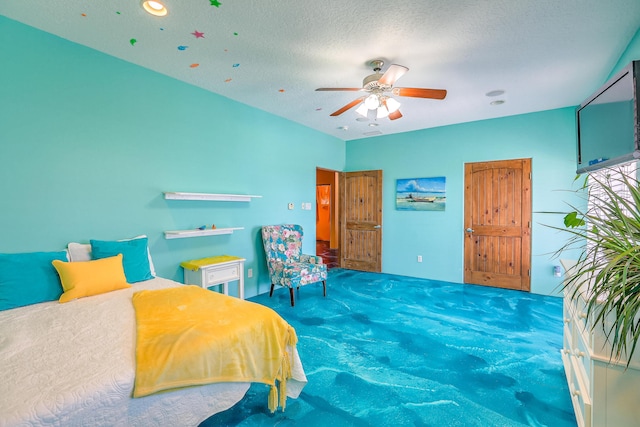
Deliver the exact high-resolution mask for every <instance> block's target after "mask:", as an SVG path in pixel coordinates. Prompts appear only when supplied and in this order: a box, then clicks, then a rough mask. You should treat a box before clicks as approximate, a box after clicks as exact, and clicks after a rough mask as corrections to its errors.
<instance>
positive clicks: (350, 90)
mask: <svg viewBox="0 0 640 427" xmlns="http://www.w3.org/2000/svg"><path fill="white" fill-rule="evenodd" d="M360 90H362V88H361V87H319V88H318V89H316V92H326V91H349V92H357V91H360Z"/></svg>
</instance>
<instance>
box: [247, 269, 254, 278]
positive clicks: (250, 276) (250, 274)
mask: <svg viewBox="0 0 640 427" xmlns="http://www.w3.org/2000/svg"><path fill="white" fill-rule="evenodd" d="M247 277H248V278H249V279H251V278H252V277H253V268H250V269H248V270H247Z"/></svg>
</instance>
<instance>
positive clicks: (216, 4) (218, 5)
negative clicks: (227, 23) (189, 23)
mask: <svg viewBox="0 0 640 427" xmlns="http://www.w3.org/2000/svg"><path fill="white" fill-rule="evenodd" d="M209 1H210V2H211V6H215V7H220V5H221V4H222V3H220V2H219V1H218V0H209Z"/></svg>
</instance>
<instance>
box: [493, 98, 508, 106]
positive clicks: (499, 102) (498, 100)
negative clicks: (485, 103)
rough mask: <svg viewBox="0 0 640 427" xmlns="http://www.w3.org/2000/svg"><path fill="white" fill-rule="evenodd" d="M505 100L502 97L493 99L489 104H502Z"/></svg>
mask: <svg viewBox="0 0 640 427" xmlns="http://www.w3.org/2000/svg"><path fill="white" fill-rule="evenodd" d="M505 102H506V101H505V100H504V99H496V100H495V101H492V102H491V105H502V104H504V103H505Z"/></svg>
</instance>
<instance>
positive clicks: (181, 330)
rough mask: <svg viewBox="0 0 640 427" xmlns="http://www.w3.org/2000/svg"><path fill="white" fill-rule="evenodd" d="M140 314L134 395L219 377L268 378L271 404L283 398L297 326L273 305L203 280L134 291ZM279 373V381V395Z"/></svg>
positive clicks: (283, 403) (283, 401) (273, 407)
mask: <svg viewBox="0 0 640 427" xmlns="http://www.w3.org/2000/svg"><path fill="white" fill-rule="evenodd" d="M133 306H134V308H135V313H136V322H137V338H136V340H137V342H136V378H135V388H134V392H133V397H142V396H146V395H149V394H152V393H155V392H158V391H162V390H168V389H173V388H177V387H185V386H192V385H202V384H208V383H214V382H260V383H264V384H268V385H270V386H271V391H270V393H269V409H270V410H271V412H274V411H275V410H276V409H277V407H278V403H279V404H280V406H281V407H282V410H284V409H285V406H286V399H287V397H286V382H287V380H288V379H289V378H291V365H292V359H291V355H290V354H289V352H288V351H287V346H290V347H291V348H294V347H295V345H296V343H297V336H296V332H295V330H294V329H293V327H291V326H290V325H289V324H288V323H287V322H286V321H285V320H284V319H282V318H281V317H280V316H279V315H278V314H277V313H276V312H275V311H273V310H272V309H270V308H268V307H265V306H263V305H260V304H256V303H252V302H249V301H243V300H239V299H237V298H234V297H229V296H225V295H222V294H218V293H216V292H211V291H209V290H206V289H202V288H200V287H198V286H193V285H186V286H179V287H176V288H169V289H159V290H143V291H139V292H136V293H134V294H133ZM276 381H277V382H279V388H280V389H279V392H280V399H278V389H277V388H276Z"/></svg>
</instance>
